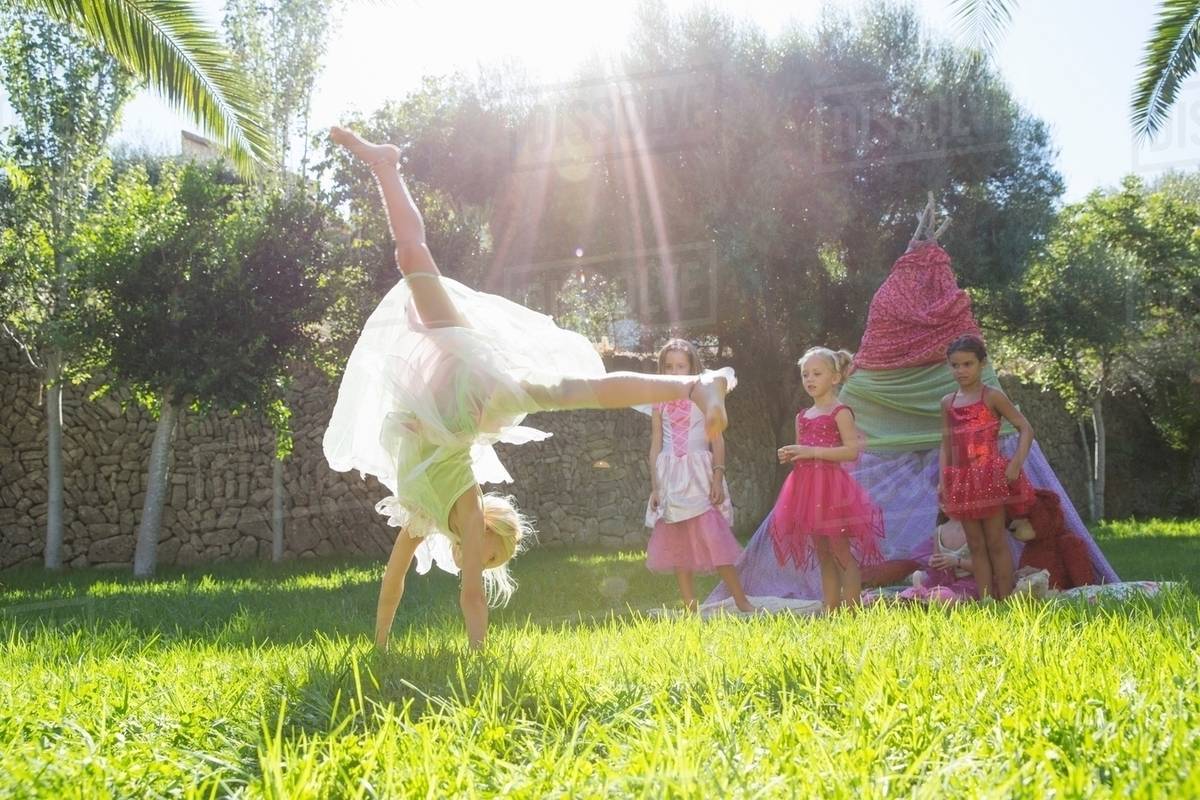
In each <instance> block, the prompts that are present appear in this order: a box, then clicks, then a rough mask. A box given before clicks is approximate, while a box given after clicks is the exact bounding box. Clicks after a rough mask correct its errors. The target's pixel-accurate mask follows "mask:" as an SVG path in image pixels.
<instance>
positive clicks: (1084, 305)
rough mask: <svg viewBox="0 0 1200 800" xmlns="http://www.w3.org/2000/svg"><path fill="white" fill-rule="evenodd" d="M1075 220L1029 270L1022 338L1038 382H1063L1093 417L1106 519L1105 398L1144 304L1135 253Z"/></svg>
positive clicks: (1095, 497) (1099, 505) (1124, 361)
mask: <svg viewBox="0 0 1200 800" xmlns="http://www.w3.org/2000/svg"><path fill="white" fill-rule="evenodd" d="M1077 221H1078V217H1077V216H1076V215H1075V213H1071V212H1066V213H1065V214H1064V219H1063V221H1062V223H1061V224H1062V233H1061V234H1060V235H1059V236H1058V237H1056V238H1055V239H1054V240H1053V241H1052V242H1051V243H1050V245H1049V247H1048V248H1047V254H1046V256H1045V258H1043V259H1041V260H1040V261H1038V262H1037V263H1036V264H1034V266H1032V267H1031V268H1030V270H1029V272H1028V273H1027V275H1026V276H1025V283H1024V287H1023V289H1024V295H1025V300H1026V303H1027V306H1028V309H1029V325H1030V328H1029V330H1028V331H1027V333H1026V335H1024V336H1023V337H1021V338H1020V340H1019V341H1020V342H1021V345H1022V349H1023V350H1024V352H1025V353H1026V354H1028V355H1030V356H1032V357H1033V359H1034V360H1035V361H1037V362H1038V363H1040V365H1041V370H1040V371H1039V381H1040V382H1041V383H1043V384H1047V385H1049V386H1051V387H1053V388H1055V389H1057V390H1058V391H1059V393H1060V394H1061V395H1062V396H1063V398H1064V399H1065V400H1066V401H1067V408H1068V410H1069V411H1071V412H1073V413H1074V414H1075V415H1076V416H1077V417H1080V416H1083V415H1087V416H1089V417H1090V418H1091V423H1092V433H1093V438H1092V447H1091V448H1089V446H1088V437H1087V435H1086V432H1085V430H1084V427H1083V422H1082V421H1081V422H1080V426H1079V432H1080V438H1081V439H1082V444H1083V448H1084V452H1085V453H1088V452H1089V450H1092V452H1093V453H1094V455H1093V456H1092V458H1091V459H1090V462H1091V463H1090V464H1089V465H1088V467H1089V468H1088V473H1087V474H1088V501H1089V503H1088V505H1089V512H1090V516H1091V518H1092V519H1093V520H1098V519H1103V518H1104V487H1105V464H1106V455H1105V454H1106V437H1105V427H1104V398H1105V396H1106V395H1108V394H1111V393H1112V392H1113V391H1114V390H1115V389H1116V388H1117V387H1118V385H1119V384H1120V383H1121V382H1122V378H1123V376H1124V374H1125V371H1126V370H1127V369H1128V364H1129V358H1130V355H1131V353H1132V352H1133V350H1134V349H1135V347H1136V343H1137V341H1138V339H1139V338H1140V336H1141V334H1142V328H1143V325H1144V315H1145V308H1144V301H1143V299H1142V298H1141V297H1140V296H1139V290H1140V288H1141V287H1140V285H1139V284H1138V280H1137V267H1136V263H1135V261H1134V259H1133V258H1132V257H1131V256H1130V255H1129V254H1128V253H1127V252H1125V251H1123V250H1121V249H1119V248H1116V247H1113V246H1111V245H1110V244H1109V243H1107V242H1105V241H1103V240H1101V239H1097V238H1092V237H1089V236H1086V235H1085V236H1078V235H1076V234H1077V233H1078V231H1074V230H1071V228H1072V226H1073V225H1074V224H1075V223H1076V222H1077Z"/></svg>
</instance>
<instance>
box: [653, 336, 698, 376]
mask: <svg viewBox="0 0 1200 800" xmlns="http://www.w3.org/2000/svg"><path fill="white" fill-rule="evenodd" d="M670 352H679V353H687V357H688V364H690V365H691V370H692V373H691V374H693V375H699V374H700V372H701V371H702V370H703V369H704V362H703V360H702V359H701V358H700V349H699V348H698V347H696V345H694V344H692V343H691V342H689V341H688V340H687V339H668V340H667V343H666V344H664V345H663V346H662V349H661V350H659V351H658V371H659V372H662V371H663V370H664V369H666V368H667V353H670Z"/></svg>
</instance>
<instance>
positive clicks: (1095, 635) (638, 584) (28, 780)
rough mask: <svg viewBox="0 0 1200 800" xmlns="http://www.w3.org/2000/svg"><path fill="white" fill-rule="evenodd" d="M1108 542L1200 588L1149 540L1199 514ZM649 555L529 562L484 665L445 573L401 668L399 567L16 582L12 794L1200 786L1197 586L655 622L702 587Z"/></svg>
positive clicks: (700, 792)
mask: <svg viewBox="0 0 1200 800" xmlns="http://www.w3.org/2000/svg"><path fill="white" fill-rule="evenodd" d="M1160 529H1161V530H1160ZM1107 530H1108V529H1107V528H1105V529H1103V531H1107ZM1103 531H1102V532H1101V535H1103V536H1105V537H1106V538H1105V539H1104V542H1105V546H1106V547H1108V546H1109V542H1111V543H1112V544H1113V545H1116V544H1118V543H1120V542H1123V541H1128V542H1130V544H1131V545H1133V546H1135V547H1140V550H1141V552H1142V554H1143V561H1141V562H1139V563H1142V564H1144V565H1145V566H1144V569H1142V570H1140V571H1138V572H1137V573H1129V572H1128V571H1126V572H1125V574H1127V575H1129V577H1131V578H1153V577H1159V576H1163V577H1166V576H1171V577H1179V576H1180V572H1181V571H1182V570H1189V571H1188V572H1186V573H1185V575H1184V577H1187V578H1190V579H1191V580H1192V582H1193V583H1192V585H1193V587H1195V586H1197V584H1198V582H1200V576H1198V575H1197V574H1196V571H1195V569H1196V565H1197V564H1200V561H1198V560H1197V559H1195V558H1192V559H1182V560H1172V558H1171V555H1173V553H1174V551H1164V550H1162V549H1159V548H1158V547H1157V546H1156V547H1148V546H1147V545H1148V544H1150V543H1152V542H1153V543H1156V544H1157V543H1158V542H1159V538H1158V537H1159V536H1169V537H1170V538H1171V539H1172V540H1174V541H1178V542H1179V543H1180V544H1186V543H1189V542H1190V543H1191V546H1192V547H1193V548H1194V547H1195V546H1196V545H1197V543H1200V524H1198V523H1197V522H1196V521H1195V520H1192V521H1189V522H1179V523H1173V524H1172V525H1171V527H1170V528H1169V530H1168V528H1167V524H1166V523H1160V522H1157V521H1149V522H1146V523H1143V524H1141V525H1140V526H1138V527H1137V528H1136V529H1135V528H1134V526H1132V525H1129V524H1127V523H1120V524H1118V525H1114V526H1113V532H1112V535H1111V537H1109V536H1108V534H1106V533H1104V532H1103ZM1126 552H1128V553H1130V554H1132V552H1133V549H1132V548H1128V549H1127V550H1126ZM1193 552H1194V549H1193ZM1156 554H1157V555H1158V556H1159V557H1158V558H1157V559H1156V558H1155V555H1156ZM642 562H643V554H641V553H623V554H617V553H586V552H564V551H561V550H558V551H534V552H531V553H528V554H526V555H523V556H521V557H520V558H518V559H517V561H516V562H515V563H514V569H515V570H516V574H517V577H518V578H519V579H520V581H521V589H520V590H519V591H518V592H517V594H516V596H515V598H514V602H513V604H512V605H511V606H510V607H508V608H506V609H503V610H500V611H498V612H497V613H495V614H494V616H493V626H492V630H491V632H490V633H489V643H488V647H487V650H486V651H485V652H484V653H483V654H471V653H468V652H466V650H465V647H464V637H463V635H462V623H461V619H460V618H459V616H458V613H457V607H456V598H457V589H458V587H457V582H456V581H455V580H454V579H453V578H451V577H450V576H446V575H430V576H424V577H417V576H413V577H412V578H411V579H410V580H409V585H408V588H407V594H406V596H405V599H404V603H403V604H402V606H401V609H400V614H399V616H398V619H397V622H396V626H395V637H394V639H393V647H394V649H393V651H392V652H390V653H388V654H377V653H374V652H372V651H371V647H370V638H369V637H370V635H371V622H372V619H373V614H374V607H375V598H376V592H377V587H378V580H379V575H380V572H381V566H380V565H379V564H378V563H376V562H369V563H368V562H363V561H353V562H332V563H330V562H325V563H314V562H291V563H288V564H284V565H270V564H245V565H228V564H226V565H215V566H212V567H208V568H205V569H203V570H194V571H190V572H180V571H178V570H164V573H165V575H164V576H163V577H162V578H160V579H158V580H154V581H134V580H132V579H131V578H129V577H127V576H119V575H114V574H111V573H106V572H96V571H91V572H80V573H73V574H68V575H67V576H66V577H64V578H57V579H55V580H54V581H48V580H46V579H45V578H44V577H43V576H41V575H39V574H34V573H31V572H30V573H24V572H16V573H13V572H9V573H6V574H5V577H4V584H3V586H2V587H0V642H3V644H0V676H3V680H0V700H2V701H3V707H4V709H5V713H4V714H3V715H0V746H2V747H3V748H4V750H5V753H6V760H5V769H4V770H2V771H0V793H3V794H17V795H20V796H28V797H59V796H64V795H82V796H93V795H117V796H162V795H170V794H179V795H182V796H194V797H207V796H212V795H216V796H227V795H236V796H245V797H356V796H361V797H371V796H377V797H413V796H436V797H452V796H470V795H477V796H493V795H504V796H507V797H625V796H638V797H718V796H720V797H726V796H732V797H894V796H902V797H921V798H923V797H1022V798H1024V797H1029V798H1035V797H1049V796H1064V797H1072V796H1078V797H1084V796H1086V797H1095V798H1108V797H1113V798H1115V797H1133V798H1140V797H1146V798H1150V797H1190V796H1194V795H1196V794H1197V792H1198V791H1200V783H1198V778H1200V776H1197V774H1196V771H1195V769H1194V762H1195V747H1196V743H1197V736H1198V735H1200V683H1198V678H1197V676H1198V675H1200V655H1198V653H1200V628H1198V627H1197V624H1196V622H1197V619H1198V616H1200V602H1198V601H1197V599H1196V596H1195V594H1193V593H1192V592H1189V591H1182V592H1176V593H1173V594H1169V595H1168V596H1166V597H1163V598H1160V599H1158V600H1153V601H1131V602H1127V603H1120V604H1117V603H1114V604H1106V603H1102V604H1100V605H1098V606H1089V605H1087V604H1064V605H1057V604H1043V603H1033V602H1025V601H1020V600H1017V601H1013V602H1011V603H1007V604H1002V605H995V606H971V607H962V608H955V609H938V608H934V609H923V608H893V607H876V608H872V609H868V610H866V611H864V612H863V613H861V614H849V615H838V616H836V617H833V618H825V619H808V618H796V617H788V616H776V617H760V618H756V619H716V620H712V621H707V622H700V621H699V620H695V619H687V618H667V619H652V618H648V617H645V616H642V615H641V614H638V613H633V612H630V611H629V610H628V606H632V607H634V608H642V609H645V608H650V607H655V606H658V605H660V604H663V603H669V604H674V603H677V602H678V601H677V598H676V596H675V587H674V581H673V580H671V579H670V578H669V577H662V576H654V575H651V574H650V573H648V572H647V571H646V569H645V567H644V565H643V563H642ZM1116 567H1117V569H1118V570H1123V569H1124V568H1125V565H1123V564H1121V563H1117V564H1116ZM435 573H436V571H435Z"/></svg>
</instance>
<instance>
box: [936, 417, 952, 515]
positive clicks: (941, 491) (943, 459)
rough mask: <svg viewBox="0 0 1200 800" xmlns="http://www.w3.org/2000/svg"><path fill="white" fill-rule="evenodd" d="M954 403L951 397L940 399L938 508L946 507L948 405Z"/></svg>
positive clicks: (948, 457)
mask: <svg viewBox="0 0 1200 800" xmlns="http://www.w3.org/2000/svg"><path fill="white" fill-rule="evenodd" d="M952 402H954V396H953V395H946V396H945V397H943V398H942V444H941V446H940V447H938V488H937V499H938V508H942V509H944V508H945V507H946V505H945V504H946V497H945V494H946V484H945V478H944V477H943V475H944V470H945V469H946V467H948V466H950V404H951V403H952Z"/></svg>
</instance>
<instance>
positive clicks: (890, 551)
mask: <svg viewBox="0 0 1200 800" xmlns="http://www.w3.org/2000/svg"><path fill="white" fill-rule="evenodd" d="M1016 448H1017V437H1016V436H1015V435H1010V436H1003V437H1001V439H1000V449H1001V451H1002V452H1003V453H1004V454H1005V455H1006V456H1010V457H1011V456H1012V454H1013V452H1014V451H1015V450H1016ZM1024 469H1025V474H1026V476H1027V477H1028V478H1029V480H1030V482H1031V483H1032V484H1033V485H1034V486H1035V487H1037V488H1040V489H1050V490H1052V491H1054V492H1055V493H1057V494H1058V496H1059V497H1060V498H1061V499H1062V510H1063V517H1064V518H1065V520H1066V523H1067V527H1068V528H1069V529H1070V530H1072V531H1074V532H1075V533H1077V534H1079V535H1080V536H1081V537H1083V540H1084V541H1085V542H1087V546H1088V552H1089V553H1090V554H1091V557H1092V565H1093V566H1094V567H1095V569H1096V574H1097V575H1098V576H1099V578H1100V580H1101V581H1102V582H1104V583H1112V582H1116V581H1118V580H1119V578H1118V577H1117V573H1116V572H1114V571H1113V568H1112V567H1111V566H1109V563H1108V559H1106V558H1105V557H1104V553H1102V552H1101V551H1100V548H1099V547H1097V546H1096V542H1095V540H1093V539H1092V535H1091V534H1090V533H1089V532H1088V529H1087V528H1086V527H1084V524H1083V520H1081V519H1080V518H1079V514H1078V512H1076V510H1075V506H1074V505H1073V504H1072V503H1071V500H1070V498H1069V497H1067V494H1066V492H1065V491H1064V490H1063V487H1062V484H1061V483H1059V482H1058V478H1057V477H1056V476H1055V475H1054V470H1053V469H1051V468H1050V464H1049V462H1047V461H1046V456H1045V455H1044V454H1043V453H1042V450H1041V448H1040V447H1038V445H1037V442H1034V444H1033V449H1031V450H1030V452H1029V458H1027V459H1026V460H1025V467H1024ZM853 473H854V477H855V478H856V479H857V480H858V482H859V483H860V484H862V486H863V487H864V488H865V489H866V490H867V491H868V492H870V494H871V497H872V499H874V501H875V502H876V504H878V505H879V507H880V508H882V509H883V516H884V524H885V528H886V531H885V536H884V540H883V543H882V544H881V549H882V550H883V557H884V558H885V559H888V560H895V559H906V558H914V559H917V560H918V561H922V562H924V561H925V560H926V559H927V558H928V557H929V555H930V553H931V552H932V549H933V530H934V527H935V524H934V523H935V522H936V519H937V474H938V451H937V450H936V449H934V450H921V451H917V452H913V453H870V452H868V453H864V454H863V456H862V458H861V459H859V462H858V463H857V464H856V465H855V466H854V468H853ZM769 521H770V515H768V516H767V518H766V519H764V520H763V521H762V523H761V524H760V525H759V526H758V530H757V531H755V532H754V537H753V538H752V539H751V540H750V543H749V544H748V545H747V546H746V549H745V551H744V552H743V553H742V557H741V558H740V559H739V560H738V563H737V569H738V575H739V576H740V577H741V580H742V588H743V589H744V590H745V592H746V594H747V595H752V596H758V597H793V598H801V599H808V600H816V599H820V597H821V574H820V572H819V571H818V570H817V569H816V568H815V567H814V568H811V569H807V570H798V569H796V568H795V567H792V566H791V565H790V564H789V565H788V566H781V565H780V564H779V562H778V561H776V560H775V551H774V549H773V548H772V546H771V536H770V534H769V532H768V530H767V529H768V522H769ZM1020 551H1021V545H1020V543H1019V542H1016V541H1013V557H1014V558H1020V555H1021V552H1020ZM727 597H729V592H728V590H727V589H726V588H725V585H724V584H723V583H720V584H717V588H716V589H714V590H713V592H712V594H711V595H709V597H708V600H707V601H706V602H709V603H712V602H719V601H721V600H724V599H726V598H727Z"/></svg>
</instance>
